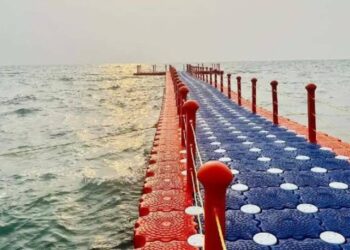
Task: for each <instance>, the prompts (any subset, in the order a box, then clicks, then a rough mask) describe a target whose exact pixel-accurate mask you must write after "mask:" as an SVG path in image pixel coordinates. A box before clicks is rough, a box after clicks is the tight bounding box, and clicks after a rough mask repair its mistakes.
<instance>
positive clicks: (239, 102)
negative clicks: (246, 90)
mask: <svg viewBox="0 0 350 250" xmlns="http://www.w3.org/2000/svg"><path fill="white" fill-rule="evenodd" d="M236 79H237V101H238V105H239V106H242V86H241V85H242V84H241V79H242V78H241V77H240V76H237V77H236Z"/></svg>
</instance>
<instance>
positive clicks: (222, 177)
mask: <svg viewBox="0 0 350 250" xmlns="http://www.w3.org/2000/svg"><path fill="white" fill-rule="evenodd" d="M198 179H199V180H200V182H201V183H202V184H203V186H205V187H207V186H211V187H225V188H226V187H227V186H228V185H229V184H230V183H231V181H232V180H233V174H232V172H231V171H230V169H229V168H228V167H227V166H226V165H225V164H224V163H222V162H220V161H209V162H207V163H205V164H203V165H202V166H201V167H200V168H199V170H198Z"/></svg>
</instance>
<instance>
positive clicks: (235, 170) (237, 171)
mask: <svg viewBox="0 0 350 250" xmlns="http://www.w3.org/2000/svg"><path fill="white" fill-rule="evenodd" d="M231 172H232V174H234V175H236V174H239V170H237V169H231Z"/></svg>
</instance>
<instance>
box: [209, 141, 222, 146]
mask: <svg viewBox="0 0 350 250" xmlns="http://www.w3.org/2000/svg"><path fill="white" fill-rule="evenodd" d="M210 145H221V142H219V141H214V142H211V143H210Z"/></svg>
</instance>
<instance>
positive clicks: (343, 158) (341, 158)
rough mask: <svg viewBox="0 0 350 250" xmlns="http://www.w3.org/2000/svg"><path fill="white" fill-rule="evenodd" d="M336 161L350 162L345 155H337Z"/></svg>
mask: <svg viewBox="0 0 350 250" xmlns="http://www.w3.org/2000/svg"><path fill="white" fill-rule="evenodd" d="M335 159H338V160H344V161H347V160H349V157H347V156H345V155H337V156H336V157H335Z"/></svg>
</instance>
